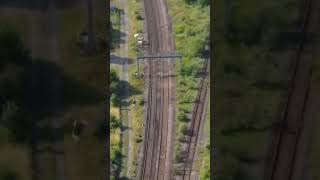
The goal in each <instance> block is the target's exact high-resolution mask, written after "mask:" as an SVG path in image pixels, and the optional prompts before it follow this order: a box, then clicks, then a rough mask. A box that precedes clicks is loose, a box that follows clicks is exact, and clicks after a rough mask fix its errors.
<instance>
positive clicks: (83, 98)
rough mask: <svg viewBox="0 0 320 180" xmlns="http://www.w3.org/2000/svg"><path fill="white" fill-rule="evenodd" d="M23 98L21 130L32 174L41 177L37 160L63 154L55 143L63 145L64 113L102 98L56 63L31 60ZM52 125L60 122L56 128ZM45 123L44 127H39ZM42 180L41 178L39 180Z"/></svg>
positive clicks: (27, 67)
mask: <svg viewBox="0 0 320 180" xmlns="http://www.w3.org/2000/svg"><path fill="white" fill-rule="evenodd" d="M22 88H23V89H24V90H25V91H24V93H23V94H22V98H21V107H22V108H23V112H24V113H23V114H24V119H25V120H23V121H26V122H25V123H22V124H26V125H25V126H23V127H21V128H20V130H21V129H22V132H23V133H24V137H25V138H26V139H28V144H30V148H31V152H32V159H33V161H34V162H35V164H34V165H33V166H34V167H33V169H34V170H33V171H34V173H35V175H34V178H35V179H37V177H36V175H37V174H39V173H38V172H37V171H38V169H39V168H38V167H37V166H41V164H37V163H36V162H37V161H38V159H37V158H39V155H41V154H42V153H44V152H48V153H51V154H53V155H54V156H60V155H63V150H61V151H60V150H59V151H57V146H56V145H55V144H57V143H59V144H61V143H63V141H64V128H63V120H62V118H63V117H62V114H63V113H65V112H66V111H67V110H68V109H69V108H72V107H74V106H82V105H83V106H84V105H90V104H96V103H97V102H101V101H102V100H103V97H104V96H103V95H102V94H101V93H99V91H98V90H95V89H94V88H93V87H90V86H88V85H87V84H85V83H84V82H80V81H78V80H75V79H72V78H71V77H68V76H66V75H65V74H64V72H63V70H62V69H61V68H60V67H59V66H57V65H56V64H54V63H52V62H49V61H46V60H40V59H38V60H32V61H30V63H29V64H28V65H27V66H26V67H25V75H24V80H23V85H22ZM53 123H58V124H56V125H54V124H53ZM40 124H42V125H40ZM47 143H50V144H51V145H50V148H48V149H43V150H40V151H39V146H41V145H43V144H47ZM40 179H41V178H40Z"/></svg>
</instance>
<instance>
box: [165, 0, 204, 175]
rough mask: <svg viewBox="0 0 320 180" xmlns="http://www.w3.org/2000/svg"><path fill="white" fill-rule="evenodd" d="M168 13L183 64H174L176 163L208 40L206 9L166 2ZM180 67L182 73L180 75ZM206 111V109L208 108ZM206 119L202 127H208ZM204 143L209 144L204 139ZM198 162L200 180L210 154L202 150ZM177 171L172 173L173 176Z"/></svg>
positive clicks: (170, 0) (195, 93) (181, 2)
mask: <svg viewBox="0 0 320 180" xmlns="http://www.w3.org/2000/svg"><path fill="white" fill-rule="evenodd" d="M168 7H169V14H170V16H171V18H172V26H173V34H174V38H175V43H176V50H177V51H178V52H179V53H181V54H182V55H183V60H182V64H181V63H180V61H179V62H178V61H177V62H176V68H177V77H176V82H177V83H176V92H177V93H176V127H175V128H176V131H175V132H176V139H175V141H176V142H177V143H175V147H174V148H175V149H174V152H175V155H174V158H175V160H174V161H175V163H179V162H181V159H180V157H181V156H180V155H181V151H182V149H181V141H183V140H184V139H185V138H186V135H187V128H188V123H189V122H190V118H191V113H192V110H193V104H194V101H195V100H196V95H197V92H198V88H199V80H200V79H199V78H200V77H201V75H199V74H198V72H199V70H200V69H201V68H202V66H203V62H204V60H203V59H202V58H201V57H202V56H201V55H202V51H203V49H204V46H205V43H206V40H208V38H209V23H210V20H209V14H210V11H209V6H204V7H202V6H200V5H199V4H188V3H186V2H185V1H183V0H178V1H173V0H169V1H168ZM180 68H181V69H182V71H181V72H180ZM208 112H209V108H208ZM209 120H210V119H209V118H206V122H205V124H206V125H208V124H210V122H209ZM205 134H206V135H207V136H209V135H210V129H208V128H206V129H205ZM204 144H209V138H206V142H205V143H204ZM201 151H202V152H201V153H200V159H203V162H202V163H201V162H200V164H201V168H200V169H202V170H201V172H200V173H201V177H206V174H207V173H208V172H209V170H210V169H209V168H210V165H209V159H208V157H209V156H210V153H209V151H207V150H205V148H203V150H201ZM179 173H180V172H178V171H176V170H175V174H176V175H177V174H179Z"/></svg>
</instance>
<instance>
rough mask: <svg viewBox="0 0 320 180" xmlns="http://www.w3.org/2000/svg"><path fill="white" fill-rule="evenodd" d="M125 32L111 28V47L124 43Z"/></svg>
mask: <svg viewBox="0 0 320 180" xmlns="http://www.w3.org/2000/svg"><path fill="white" fill-rule="evenodd" d="M126 36H127V34H126V33H124V32H122V31H121V30H119V29H112V31H111V49H112V50H113V49H116V48H120V44H123V43H125V37H126Z"/></svg>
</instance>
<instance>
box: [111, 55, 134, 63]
mask: <svg viewBox="0 0 320 180" xmlns="http://www.w3.org/2000/svg"><path fill="white" fill-rule="evenodd" d="M125 62H127V63H128V64H133V63H134V60H133V59H131V58H127V57H120V56H116V55H114V54H110V64H119V65H122V64H124V63H125Z"/></svg>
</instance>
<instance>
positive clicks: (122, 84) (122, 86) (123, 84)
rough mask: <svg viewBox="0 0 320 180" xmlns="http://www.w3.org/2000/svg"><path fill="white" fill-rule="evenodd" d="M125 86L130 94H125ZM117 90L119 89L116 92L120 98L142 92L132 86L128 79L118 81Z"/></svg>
mask: <svg viewBox="0 0 320 180" xmlns="http://www.w3.org/2000/svg"><path fill="white" fill-rule="evenodd" d="M125 87H128V89H129V93H130V94H126V92H125ZM118 91H119V92H118V93H119V94H120V97H121V98H128V97H130V96H132V95H138V94H141V93H142V91H141V90H139V89H137V88H135V87H133V86H132V85H131V84H130V83H129V82H128V81H124V80H120V81H119V88H118Z"/></svg>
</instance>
